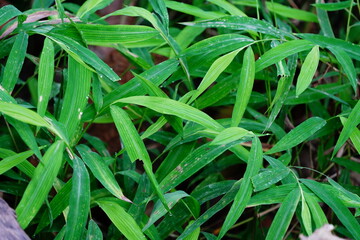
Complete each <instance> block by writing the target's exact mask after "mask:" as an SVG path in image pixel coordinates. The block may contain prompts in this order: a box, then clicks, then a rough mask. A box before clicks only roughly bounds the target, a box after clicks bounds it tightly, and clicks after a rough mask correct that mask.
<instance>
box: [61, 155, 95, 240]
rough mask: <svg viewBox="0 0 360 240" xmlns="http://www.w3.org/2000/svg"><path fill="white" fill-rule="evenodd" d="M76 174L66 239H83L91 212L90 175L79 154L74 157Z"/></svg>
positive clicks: (74, 175) (73, 182)
mask: <svg viewBox="0 0 360 240" xmlns="http://www.w3.org/2000/svg"><path fill="white" fill-rule="evenodd" d="M73 166H74V174H73V181H72V184H73V186H72V190H71V196H70V202H69V214H68V218H67V223H66V230H65V240H67V239H81V238H82V236H83V233H84V230H85V226H86V223H87V220H88V215H89V212H90V177H89V173H88V171H87V170H86V167H85V165H84V163H83V162H82V160H81V159H79V158H78V157H77V156H75V158H74V159H73Z"/></svg>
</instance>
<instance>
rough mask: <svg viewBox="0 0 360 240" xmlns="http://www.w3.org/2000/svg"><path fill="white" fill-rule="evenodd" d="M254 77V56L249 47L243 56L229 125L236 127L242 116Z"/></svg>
mask: <svg viewBox="0 0 360 240" xmlns="http://www.w3.org/2000/svg"><path fill="white" fill-rule="evenodd" d="M254 78H255V58H254V53H253V51H252V49H251V47H249V48H248V49H247V50H246V51H245V53H244V58H243V66H242V68H241V73H240V81H239V86H238V89H237V92H236V100H235V105H234V110H233V113H232V116H231V126H232V127H237V126H238V125H239V123H240V121H241V118H242V117H243V115H244V113H245V110H246V106H247V104H248V102H249V99H250V95H251V93H252V89H253V85H254Z"/></svg>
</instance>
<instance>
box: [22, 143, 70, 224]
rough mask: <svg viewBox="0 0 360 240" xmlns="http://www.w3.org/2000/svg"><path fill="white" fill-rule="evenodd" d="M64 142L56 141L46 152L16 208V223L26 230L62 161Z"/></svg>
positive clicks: (44, 197)
mask: <svg viewBox="0 0 360 240" xmlns="http://www.w3.org/2000/svg"><path fill="white" fill-rule="evenodd" d="M63 151H64V142H63V141H57V142H55V143H54V144H52V145H51V146H50V148H49V149H48V150H47V151H46V153H45V155H44V157H43V159H42V162H41V163H40V164H39V165H38V166H37V167H36V169H35V172H34V176H33V177H32V179H31V181H30V183H29V185H28V186H27V188H26V190H25V192H24V195H23V197H22V198H21V200H20V203H19V205H18V206H17V208H16V214H17V216H18V218H17V219H18V222H19V224H20V226H21V227H22V228H26V227H27V226H28V225H29V223H30V222H31V220H32V219H33V218H34V217H35V215H36V214H37V212H38V211H39V210H40V207H41V205H42V204H43V202H44V200H45V199H46V198H47V195H48V193H49V191H50V189H51V186H52V184H53V182H54V180H55V178H56V176H57V174H58V172H59V170H60V167H61V165H62V161H63Z"/></svg>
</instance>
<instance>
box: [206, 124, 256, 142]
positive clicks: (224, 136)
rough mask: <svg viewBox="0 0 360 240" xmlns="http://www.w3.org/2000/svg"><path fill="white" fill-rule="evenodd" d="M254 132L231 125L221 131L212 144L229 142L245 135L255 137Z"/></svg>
mask: <svg viewBox="0 0 360 240" xmlns="http://www.w3.org/2000/svg"><path fill="white" fill-rule="evenodd" d="M253 136H254V134H253V133H252V132H250V131H248V130H246V129H244V128H240V127H229V128H226V129H224V130H223V131H221V132H219V134H218V135H217V136H216V137H215V138H214V140H213V141H212V142H211V145H222V144H228V143H230V142H233V141H237V140H239V139H241V138H243V137H253Z"/></svg>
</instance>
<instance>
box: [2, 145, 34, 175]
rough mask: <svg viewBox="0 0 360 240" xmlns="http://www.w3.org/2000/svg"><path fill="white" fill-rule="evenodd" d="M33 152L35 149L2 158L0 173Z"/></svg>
mask: <svg viewBox="0 0 360 240" xmlns="http://www.w3.org/2000/svg"><path fill="white" fill-rule="evenodd" d="M33 154H34V152H33V151H26V152H22V153H18V154H15V155H12V156H9V157H6V158H4V159H2V160H1V161H0V175H1V174H3V173H4V172H6V171H8V170H10V169H11V168H13V167H15V166H17V165H18V164H20V163H21V162H23V161H25V160H26V159H27V158H28V157H30V156H31V155H33Z"/></svg>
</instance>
